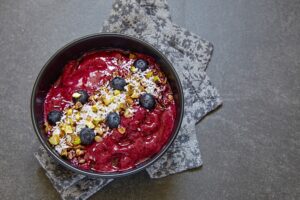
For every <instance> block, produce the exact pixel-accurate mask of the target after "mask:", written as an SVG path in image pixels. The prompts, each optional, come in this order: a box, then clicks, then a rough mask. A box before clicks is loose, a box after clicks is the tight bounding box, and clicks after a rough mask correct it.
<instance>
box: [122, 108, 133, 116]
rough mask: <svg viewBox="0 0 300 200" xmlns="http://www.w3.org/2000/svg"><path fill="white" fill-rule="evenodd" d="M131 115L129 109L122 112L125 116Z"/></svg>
mask: <svg viewBox="0 0 300 200" xmlns="http://www.w3.org/2000/svg"><path fill="white" fill-rule="evenodd" d="M132 116H133V114H132V113H131V112H130V110H129V109H126V110H125V112H124V117H125V118H130V117H132Z"/></svg>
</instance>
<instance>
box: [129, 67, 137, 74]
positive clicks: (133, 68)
mask: <svg viewBox="0 0 300 200" xmlns="http://www.w3.org/2000/svg"><path fill="white" fill-rule="evenodd" d="M130 71H131V72H133V73H135V72H137V71H138V68H136V67H134V66H131V67H130Z"/></svg>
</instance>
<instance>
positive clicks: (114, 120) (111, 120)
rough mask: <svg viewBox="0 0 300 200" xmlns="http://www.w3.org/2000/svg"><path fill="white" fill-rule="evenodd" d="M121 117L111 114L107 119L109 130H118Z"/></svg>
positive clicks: (114, 113)
mask: <svg viewBox="0 0 300 200" xmlns="http://www.w3.org/2000/svg"><path fill="white" fill-rule="evenodd" d="M120 121H121V119H120V116H119V115H118V113H116V112H111V113H109V114H108V115H107V117H106V124H107V126H108V127H109V128H117V127H118V126H119V124H120Z"/></svg>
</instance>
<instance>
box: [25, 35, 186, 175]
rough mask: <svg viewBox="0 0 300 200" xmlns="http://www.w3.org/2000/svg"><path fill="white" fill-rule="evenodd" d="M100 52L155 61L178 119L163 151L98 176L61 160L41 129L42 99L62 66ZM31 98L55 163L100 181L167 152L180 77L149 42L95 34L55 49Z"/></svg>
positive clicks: (180, 103) (43, 140)
mask: <svg viewBox="0 0 300 200" xmlns="http://www.w3.org/2000/svg"><path fill="white" fill-rule="evenodd" d="M101 49H104V50H107V49H121V50H125V51H133V52H139V53H144V54H147V55H150V56H152V57H153V58H155V60H156V62H157V63H158V64H159V66H160V67H161V70H162V71H163V72H164V73H165V75H166V76H167V78H168V81H169V83H170V86H171V88H172V91H173V93H174V99H175V103H176V108H177V116H176V120H175V126H174V128H173V130H172V136H171V137H170V139H169V141H168V143H167V144H166V145H165V146H164V147H163V148H162V150H161V151H160V152H159V153H158V154H156V155H155V156H153V157H152V158H150V159H148V160H146V161H145V162H142V163H140V164H139V165H137V166H136V167H135V168H133V169H130V170H126V171H122V172H112V173H100V172H93V171H85V170H81V169H78V168H76V167H74V166H72V165H70V164H69V163H68V162H67V161H65V160H64V159H62V158H61V157H60V155H59V154H58V153H57V152H56V151H55V150H53V148H52V147H51V146H50V144H49V143H48V142H47V137H46V134H45V131H44V127H43V124H44V119H43V105H44V100H45V97H46V95H47V93H48V91H49V89H50V87H51V86H52V84H53V83H54V82H55V81H56V80H57V79H58V78H59V76H60V74H61V73H62V70H63V67H64V66H65V64H66V63H67V62H68V61H70V60H72V59H77V58H79V57H80V56H82V55H83V54H84V53H86V52H88V51H92V50H101ZM31 98H32V99H31V115H32V121H33V125H34V128H35V131H36V133H37V136H38V138H39V139H40V141H41V143H42V144H43V146H44V147H45V148H46V149H47V151H48V152H49V153H50V154H51V155H52V157H54V159H55V160H57V161H58V162H59V163H61V164H62V165H64V166H65V167H67V168H69V169H71V170H73V171H75V172H78V173H82V174H85V175H89V176H96V177H103V178H117V177H121V176H125V175H130V174H133V173H136V172H138V171H140V170H142V169H144V168H145V167H147V166H149V165H150V164H152V163H153V162H155V161H156V160H157V159H158V158H159V157H160V156H161V155H162V154H163V153H164V152H165V151H166V150H167V148H168V147H169V146H170V145H171V143H172V141H173V140H174V138H175V137H176V135H177V132H178V130H179V128H180V125H181V120H182V116H183V94H182V87H181V84H180V81H179V78H178V76H177V74H176V72H175V70H174V68H173V67H172V64H171V63H170V62H169V61H168V60H167V59H166V58H165V57H164V56H163V55H162V54H161V53H160V52H159V51H157V50H156V49H155V48H153V47H152V46H151V45H149V44H148V43H145V42H143V41H141V40H138V39H136V38H133V37H130V36H126V35H120V34H96V35H90V36H86V37H83V38H80V39H78V40H76V41H73V42H71V43H69V44H67V45H66V46H64V47H63V48H61V49H60V50H58V51H57V52H56V53H55V54H54V55H53V56H52V57H51V58H50V59H49V60H48V62H47V63H46V64H45V66H44V67H43V68H42V70H41V72H40V74H39V75H38V78H37V80H36V83H35V85H34V88H33V92H32V97H31Z"/></svg>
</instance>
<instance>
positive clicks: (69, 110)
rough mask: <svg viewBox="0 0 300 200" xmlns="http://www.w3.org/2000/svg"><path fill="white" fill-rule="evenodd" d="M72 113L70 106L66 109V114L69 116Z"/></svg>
mask: <svg viewBox="0 0 300 200" xmlns="http://www.w3.org/2000/svg"><path fill="white" fill-rule="evenodd" d="M72 113H73V110H72V109H71V108H70V109H68V110H67V113H66V114H67V115H68V116H70V115H72Z"/></svg>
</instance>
